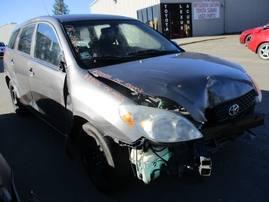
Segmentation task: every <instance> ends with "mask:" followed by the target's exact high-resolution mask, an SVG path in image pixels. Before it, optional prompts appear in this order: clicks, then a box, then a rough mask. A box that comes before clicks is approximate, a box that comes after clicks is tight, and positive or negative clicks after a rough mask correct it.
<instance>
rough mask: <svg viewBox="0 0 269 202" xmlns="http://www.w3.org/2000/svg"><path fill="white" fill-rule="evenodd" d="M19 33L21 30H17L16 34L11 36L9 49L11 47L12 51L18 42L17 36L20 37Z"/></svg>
mask: <svg viewBox="0 0 269 202" xmlns="http://www.w3.org/2000/svg"><path fill="white" fill-rule="evenodd" d="M19 31H20V30H19V29H18V30H16V31H15V32H13V33H12V34H11V37H10V39H9V42H8V44H7V47H9V48H11V49H13V48H14V45H15V42H16V39H17V36H18V33H19Z"/></svg>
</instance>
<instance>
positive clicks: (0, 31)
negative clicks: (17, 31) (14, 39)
mask: <svg viewBox="0 0 269 202" xmlns="http://www.w3.org/2000/svg"><path fill="white" fill-rule="evenodd" d="M16 26H17V24H16V23H11V24H6V25H3V26H1V27H0V41H1V42H4V44H7V43H8V40H9V37H10V35H11V33H12V30H13V29H14V28H15V27H16Z"/></svg>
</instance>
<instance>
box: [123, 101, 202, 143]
mask: <svg viewBox="0 0 269 202" xmlns="http://www.w3.org/2000/svg"><path fill="white" fill-rule="evenodd" d="M119 113H120V116H121V118H122V119H123V121H124V122H125V123H127V124H128V125H129V126H130V127H132V128H134V129H135V130H136V131H137V132H139V133H140V134H142V135H143V136H144V137H146V138H148V139H151V140H153V141H155V142H162V143H172V142H173V143H174V142H184V141H189V140H194V139H198V138H202V134H201V133H200V132H199V130H198V129H197V128H196V127H195V126H194V125H193V124H192V123H191V122H190V121H189V120H188V119H186V118H184V117H183V116H181V115H179V114H175V113H173V112H171V111H168V110H163V109H158V108H151V107H145V106H138V105H121V106H120V107H119Z"/></svg>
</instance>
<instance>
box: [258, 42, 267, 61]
mask: <svg viewBox="0 0 269 202" xmlns="http://www.w3.org/2000/svg"><path fill="white" fill-rule="evenodd" d="M257 53H258V55H259V57H260V58H261V59H263V60H269V43H263V44H261V45H260V46H259V48H258V51H257Z"/></svg>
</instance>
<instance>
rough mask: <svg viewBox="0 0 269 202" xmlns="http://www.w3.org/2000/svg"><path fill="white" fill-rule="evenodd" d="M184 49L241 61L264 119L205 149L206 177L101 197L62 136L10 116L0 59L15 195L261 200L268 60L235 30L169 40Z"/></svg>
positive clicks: (268, 158) (266, 165) (0, 109)
mask: <svg viewBox="0 0 269 202" xmlns="http://www.w3.org/2000/svg"><path fill="white" fill-rule="evenodd" d="M175 41H176V42H177V43H178V44H179V45H180V46H181V47H182V48H183V49H185V50H186V51H193V52H202V53H206V54H210V55H214V56H216V57H220V58H223V59H226V60H229V61H232V62H234V63H237V64H240V65H242V66H243V67H244V68H245V69H246V70H247V71H248V72H249V74H250V75H251V76H252V77H253V78H254V79H255V80H256V81H257V83H258V85H259V86H260V88H261V90H262V93H263V101H262V103H260V104H259V105H258V106H257V109H256V110H257V111H263V112H265V114H266V119H265V124H264V125H263V126H260V127H257V128H255V129H253V130H252V132H254V134H255V136H254V135H250V134H249V133H246V134H245V135H243V136H242V137H239V138H238V139H237V140H236V141H234V142H233V143H231V144H230V145H229V146H227V147H225V148H224V149H222V150H220V151H218V152H216V153H214V154H212V161H213V168H212V175H211V176H210V177H201V176H198V175H196V174H195V173H193V172H191V171H189V172H187V173H186V174H185V175H183V176H182V177H181V178H175V177H169V176H161V177H159V178H157V179H156V180H155V181H154V182H152V183H151V184H149V185H145V184H143V183H142V182H140V181H135V182H133V183H130V186H129V187H128V188H126V189H125V190H123V191H122V192H121V193H119V194H116V195H113V196H106V195H103V194H102V193H100V192H99V191H98V190H97V189H96V188H95V187H94V186H93V185H92V183H91V182H90V181H89V179H88V177H87V174H86V172H85V171H84V169H83V166H82V164H81V162H80V159H79V158H78V155H76V156H75V158H74V159H70V158H69V157H68V156H67V155H66V154H65V151H64V143H65V142H64V141H65V139H64V137H63V136H61V135H60V134H58V133H57V132H56V131H54V130H53V129H52V128H50V127H49V126H48V125H46V124H45V123H44V122H42V121H41V120H40V119H38V118H36V117H35V116H34V115H30V116H27V117H24V118H22V117H18V116H17V115H16V114H15V113H14V111H13V108H12V106H11V100H10V97H9V91H8V88H7V87H6V85H5V82H4V72H3V64H2V59H0V153H2V154H3V156H4V157H5V158H6V160H7V162H8V163H9V165H10V167H11V168H12V169H13V171H14V177H15V184H16V187H17V189H18V193H19V195H20V198H21V201H23V202H24V201H27V200H28V199H29V193H30V191H31V190H33V191H34V192H35V193H36V194H38V195H39V196H40V197H41V198H42V199H43V201H45V202H69V201H70V202H71V201H72V202H74V201H76V202H87V201H149V202H150V201H170V202H172V201H180V202H185V201H186V202H189V201H199V202H203V201H207V202H208V201H210V202H211V201H218V202H219V201H222V202H226V201H227V202H231V201H236V202H241V201H242V202H245V201H248V202H269V132H268V130H269V79H268V77H269V61H264V60H261V59H259V57H258V56H257V55H256V54H254V53H253V52H251V51H249V50H248V49H247V48H246V47H245V46H243V45H241V44H239V35H224V36H223V35H221V36H209V37H192V38H184V39H177V40H175Z"/></svg>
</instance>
